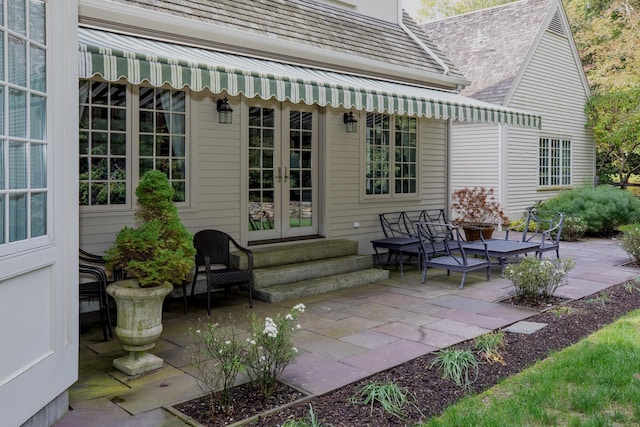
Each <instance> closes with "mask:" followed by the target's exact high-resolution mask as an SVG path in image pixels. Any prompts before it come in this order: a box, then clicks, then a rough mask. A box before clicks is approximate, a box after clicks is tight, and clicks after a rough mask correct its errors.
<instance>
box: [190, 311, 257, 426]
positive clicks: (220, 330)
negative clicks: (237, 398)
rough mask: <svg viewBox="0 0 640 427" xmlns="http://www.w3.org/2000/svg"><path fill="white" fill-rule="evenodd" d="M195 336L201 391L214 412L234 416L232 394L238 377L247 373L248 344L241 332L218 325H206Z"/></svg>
mask: <svg viewBox="0 0 640 427" xmlns="http://www.w3.org/2000/svg"><path fill="white" fill-rule="evenodd" d="M192 336H193V340H194V343H193V344H192V345H191V356H192V364H193V366H194V367H195V368H196V371H197V373H198V375H197V376H196V378H197V382H198V385H199V386H200V389H201V390H202V391H203V392H205V393H207V396H208V397H209V404H210V406H211V408H216V407H219V408H220V409H221V410H222V412H224V413H230V412H232V411H233V405H232V396H231V391H232V389H233V385H234V383H235V380H236V377H237V376H238V373H239V372H241V371H243V370H244V365H243V359H244V354H245V353H246V345H245V342H244V340H242V339H240V336H239V334H238V330H236V329H234V328H232V327H223V326H220V325H219V324H218V323H204V324H203V325H202V326H201V327H200V329H197V330H196V331H195V332H192ZM218 390H219V391H218Z"/></svg>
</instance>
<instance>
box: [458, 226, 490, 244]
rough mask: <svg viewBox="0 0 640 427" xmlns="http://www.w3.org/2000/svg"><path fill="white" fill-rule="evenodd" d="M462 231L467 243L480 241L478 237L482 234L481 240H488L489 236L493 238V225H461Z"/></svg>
mask: <svg viewBox="0 0 640 427" xmlns="http://www.w3.org/2000/svg"><path fill="white" fill-rule="evenodd" d="M462 230H463V231H464V236H465V239H466V240H467V242H475V241H476V240H481V239H480V235H481V234H482V239H484V240H489V239H491V236H493V230H495V227H494V226H493V225H486V224H478V225H471V224H469V225H467V226H465V225H463V226H462Z"/></svg>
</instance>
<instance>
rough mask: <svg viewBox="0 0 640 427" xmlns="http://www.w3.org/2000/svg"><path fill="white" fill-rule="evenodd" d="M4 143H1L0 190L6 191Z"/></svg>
mask: <svg viewBox="0 0 640 427" xmlns="http://www.w3.org/2000/svg"><path fill="white" fill-rule="evenodd" d="M4 144H5V142H4V141H0V190H4V189H6V182H5V169H4Z"/></svg>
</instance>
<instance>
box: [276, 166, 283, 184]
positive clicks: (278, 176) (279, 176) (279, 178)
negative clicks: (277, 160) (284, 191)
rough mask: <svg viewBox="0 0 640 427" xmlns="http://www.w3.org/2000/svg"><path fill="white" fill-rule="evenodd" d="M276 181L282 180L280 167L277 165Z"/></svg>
mask: <svg viewBox="0 0 640 427" xmlns="http://www.w3.org/2000/svg"><path fill="white" fill-rule="evenodd" d="M276 179H277V180H278V182H282V168H281V167H280V166H278V174H277V175H276Z"/></svg>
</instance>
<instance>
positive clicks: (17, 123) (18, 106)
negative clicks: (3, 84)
mask: <svg viewBox="0 0 640 427" xmlns="http://www.w3.org/2000/svg"><path fill="white" fill-rule="evenodd" d="M9 135H11V136H17V137H19V138H26V137H27V94H26V93H25V92H23V91H21V90H16V89H9Z"/></svg>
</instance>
